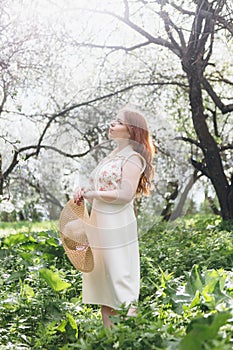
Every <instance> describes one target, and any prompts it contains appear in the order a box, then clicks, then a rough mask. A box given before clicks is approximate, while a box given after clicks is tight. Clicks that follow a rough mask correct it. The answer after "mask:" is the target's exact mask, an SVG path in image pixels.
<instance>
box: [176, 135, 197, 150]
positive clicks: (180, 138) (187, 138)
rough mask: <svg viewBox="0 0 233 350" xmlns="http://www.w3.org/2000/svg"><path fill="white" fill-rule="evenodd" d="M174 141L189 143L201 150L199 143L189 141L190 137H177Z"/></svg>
mask: <svg viewBox="0 0 233 350" xmlns="http://www.w3.org/2000/svg"><path fill="white" fill-rule="evenodd" d="M175 140H181V141H185V142H189V143H191V144H192V145H195V146H197V147H198V148H201V149H202V146H201V143H200V142H198V141H196V140H193V139H191V138H190V137H184V136H178V137H175Z"/></svg>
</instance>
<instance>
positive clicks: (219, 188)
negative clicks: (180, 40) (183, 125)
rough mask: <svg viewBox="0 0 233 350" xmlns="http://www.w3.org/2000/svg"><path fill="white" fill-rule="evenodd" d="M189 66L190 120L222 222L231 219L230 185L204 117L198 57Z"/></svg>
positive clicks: (204, 170)
mask: <svg viewBox="0 0 233 350" xmlns="http://www.w3.org/2000/svg"><path fill="white" fill-rule="evenodd" d="M195 58H196V59H195V61H193V59H192V60H191V64H190V63H189V64H188V65H186V66H184V65H183V67H184V70H185V71H186V73H187V76H188V80H189V89H190V91H189V99H190V105H191V109H192V120H193V125H194V129H195V131H196V134H197V137H198V139H199V141H200V144H201V148H202V152H203V155H204V159H205V169H204V167H203V173H204V174H205V175H207V176H208V177H209V179H210V181H211V183H212V184H213V186H214V189H215V191H216V194H217V197H218V200H219V205H220V208H221V215H222V218H223V219H224V220H229V219H233V212H232V209H231V205H230V203H229V196H230V189H231V188H230V187H231V186H230V185H229V184H228V181H227V178H226V175H225V173H224V169H223V165H222V161H221V158H220V154H219V149H218V146H217V143H216V141H215V140H214V138H213V137H212V135H211V134H210V132H209V129H208V126H207V124H206V119H205V115H204V107H203V100H202V89H201V79H200V77H201V74H202V67H201V65H200V64H199V62H198V61H199V60H198V57H195Z"/></svg>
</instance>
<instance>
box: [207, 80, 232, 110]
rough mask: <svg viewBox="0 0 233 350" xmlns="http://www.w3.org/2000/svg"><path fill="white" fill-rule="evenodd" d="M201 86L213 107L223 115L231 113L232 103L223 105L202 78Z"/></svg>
mask: <svg viewBox="0 0 233 350" xmlns="http://www.w3.org/2000/svg"><path fill="white" fill-rule="evenodd" d="M202 85H203V87H204V89H205V90H206V92H207V93H208V95H209V96H210V97H211V98H212V100H213V101H214V103H215V105H216V106H217V107H218V108H219V109H220V110H221V112H222V113H223V114H226V113H229V112H232V111H233V103H231V104H229V105H225V104H224V103H223V102H222V101H221V99H220V97H219V96H218V95H217V94H216V92H215V91H214V89H213V88H212V86H211V85H210V83H209V82H208V80H207V79H206V78H205V77H203V78H202Z"/></svg>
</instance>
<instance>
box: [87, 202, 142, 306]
mask: <svg viewBox="0 0 233 350" xmlns="http://www.w3.org/2000/svg"><path fill="white" fill-rule="evenodd" d="M86 231H87V236H88V240H89V243H90V246H91V247H92V251H93V255H94V264H95V267H94V270H93V271H92V272H89V273H83V284H82V299H83V303H86V304H100V305H106V306H110V307H112V308H114V309H119V308H120V307H121V306H122V305H123V304H124V305H125V306H128V305H129V304H131V303H132V302H134V301H137V300H138V297H139V288H140V261H139V247H138V235H137V222H136V218H135V214H134V209H133V202H130V203H127V204H124V205H114V204H109V203H105V202H103V201H100V200H94V201H93V206H92V212H91V216H90V220H89V221H88V222H87V223H86Z"/></svg>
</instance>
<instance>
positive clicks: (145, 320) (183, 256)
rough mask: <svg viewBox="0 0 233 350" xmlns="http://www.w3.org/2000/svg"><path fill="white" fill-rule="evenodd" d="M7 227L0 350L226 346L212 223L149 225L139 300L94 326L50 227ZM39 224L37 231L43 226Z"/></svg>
mask: <svg viewBox="0 0 233 350" xmlns="http://www.w3.org/2000/svg"><path fill="white" fill-rule="evenodd" d="M26 224H27V223H26V222H25V223H24V226H20V225H19V224H18V230H17V228H16V224H15V231H14V232H12V231H9V234H8V235H7V232H8V230H9V228H10V226H9V224H8V225H6V224H5V225H4V227H3V228H2V232H3V231H5V234H2V238H1V241H0V243H1V246H0V248H1V249H0V257H1V261H2V264H1V268H0V274H1V290H0V300H1V301H0V314H1V316H0V317H1V322H0V323H1V328H0V337H1V341H0V342H1V349H3V350H8V349H17V350H21V349H22V350H23V349H34V350H38V349H43V350H46V349H48V350H53V349H59V350H73V349H83V350H84V349H85V350H86V349H87V350H88V349H90V350H92V349H95V350H96V349H109V350H110V349H156V350H159V349H167V350H203V349H205V350H210V349H211V350H228V349H229V350H230V349H232V342H233V339H232V331H233V324H232V316H233V303H232V296H233V271H232V263H233V246H232V233H233V232H232V227H231V228H230V226H228V227H227V230H224V228H223V227H222V226H221V222H220V219H218V218H216V217H215V216H209V217H206V216H192V217H189V218H185V219H183V220H180V221H178V222H177V223H176V225H175V224H174V223H173V224H169V225H165V224H164V223H161V224H160V223H157V224H156V225H155V226H154V227H153V228H151V229H150V230H149V231H148V232H147V233H145V234H142V233H141V236H140V248H141V275H142V279H141V295H140V301H139V302H138V304H137V316H136V317H126V313H127V308H124V307H122V311H121V312H120V313H119V314H118V315H117V316H114V317H113V318H112V319H113V322H114V323H115V326H114V327H113V328H112V329H110V330H108V329H104V328H103V326H102V321H101V315H100V311H99V308H98V307H97V306H89V305H83V304H82V302H81V273H79V272H77V271H76V270H74V268H73V267H72V265H71V264H70V263H69V261H68V259H67V258H66V256H65V254H64V251H63V248H62V246H61V244H60V242H59V240H58V233H57V229H56V226H55V225H54V223H52V224H51V227H52V228H53V229H51V228H50V229H49V226H48V223H47V229H46V226H45V224H44V223H42V226H41V230H39V224H37V225H36V224H33V226H32V224H31V223H28V227H30V229H29V230H26V229H25V227H26ZM43 225H44V229H43Z"/></svg>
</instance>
